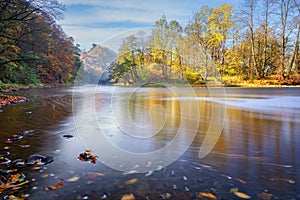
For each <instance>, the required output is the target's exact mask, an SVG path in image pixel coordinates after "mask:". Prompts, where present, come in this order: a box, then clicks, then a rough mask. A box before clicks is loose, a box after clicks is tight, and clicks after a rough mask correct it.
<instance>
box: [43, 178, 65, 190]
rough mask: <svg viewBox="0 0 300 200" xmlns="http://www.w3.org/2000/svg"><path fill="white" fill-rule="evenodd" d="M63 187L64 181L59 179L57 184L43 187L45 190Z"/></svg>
mask: <svg viewBox="0 0 300 200" xmlns="http://www.w3.org/2000/svg"><path fill="white" fill-rule="evenodd" d="M62 186H64V179H60V180H59V183H58V184H55V185H51V186H48V187H45V190H56V189H58V188H61V187H62Z"/></svg>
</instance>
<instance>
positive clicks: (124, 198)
mask: <svg viewBox="0 0 300 200" xmlns="http://www.w3.org/2000/svg"><path fill="white" fill-rule="evenodd" d="M121 200H135V197H134V195H133V194H124V195H123V196H122V198H121Z"/></svg>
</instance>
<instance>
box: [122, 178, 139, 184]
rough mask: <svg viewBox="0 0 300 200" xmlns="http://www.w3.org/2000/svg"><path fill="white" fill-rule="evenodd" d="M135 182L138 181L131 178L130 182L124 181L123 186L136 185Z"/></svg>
mask: <svg viewBox="0 0 300 200" xmlns="http://www.w3.org/2000/svg"><path fill="white" fill-rule="evenodd" d="M137 180H138V179H137V178H133V179H130V180H128V181H125V184H126V185H131V184H134V183H136V182H137Z"/></svg>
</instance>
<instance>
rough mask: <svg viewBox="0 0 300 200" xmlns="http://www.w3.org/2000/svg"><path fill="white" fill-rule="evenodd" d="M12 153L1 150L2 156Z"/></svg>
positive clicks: (0, 154)
mask: <svg viewBox="0 0 300 200" xmlns="http://www.w3.org/2000/svg"><path fill="white" fill-rule="evenodd" d="M9 154H10V153H9V152H8V151H0V157H2V156H8V155H9Z"/></svg>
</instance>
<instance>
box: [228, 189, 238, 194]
mask: <svg viewBox="0 0 300 200" xmlns="http://www.w3.org/2000/svg"><path fill="white" fill-rule="evenodd" d="M237 191H239V188H231V189H230V190H229V192H230V193H234V192H237Z"/></svg>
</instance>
